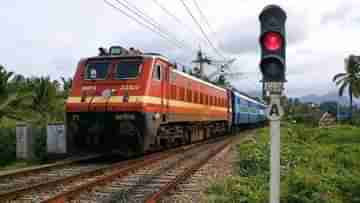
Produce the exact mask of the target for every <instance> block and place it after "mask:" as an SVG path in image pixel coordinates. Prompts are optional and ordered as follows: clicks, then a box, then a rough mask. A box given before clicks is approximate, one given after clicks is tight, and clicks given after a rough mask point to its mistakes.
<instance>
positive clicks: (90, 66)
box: [66, 47, 232, 154]
mask: <svg viewBox="0 0 360 203" xmlns="http://www.w3.org/2000/svg"><path fill="white" fill-rule="evenodd" d="M230 94H231V92H230V91H229V90H227V89H224V88H221V87H218V86H215V85H213V84H211V83H208V82H205V81H203V80H200V79H198V78H196V77H193V76H190V75H188V74H186V73H183V72H181V71H179V70H176V67H175V66H174V65H173V64H172V63H170V62H169V60H167V59H166V58H165V57H164V56H161V55H159V54H154V53H148V54H146V53H141V52H139V51H137V50H134V49H131V50H130V51H128V50H126V49H124V48H122V47H111V48H110V51H109V52H107V51H104V50H103V49H102V50H101V53H100V54H99V56H95V57H90V58H86V59H83V60H81V61H80V62H79V64H78V67H77V70H76V73H75V76H74V80H73V86H72V91H71V94H70V96H69V98H68V100H67V102H66V131H67V133H66V134H67V144H68V150H69V152H71V151H79V150H94V149H96V150H105V151H106V150H112V151H114V150H115V151H120V152H121V153H126V154H128V153H132V152H135V153H144V152H148V151H153V150H157V149H161V148H164V147H168V146H174V145H180V144H183V143H191V142H194V141H198V140H202V139H207V138H209V137H212V136H217V135H219V134H223V133H224V132H225V131H227V130H229V129H230V127H231V122H229V121H231V116H232V113H231V99H229V98H230Z"/></svg>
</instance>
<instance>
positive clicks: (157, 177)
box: [42, 138, 232, 203]
mask: <svg viewBox="0 0 360 203" xmlns="http://www.w3.org/2000/svg"><path fill="white" fill-rule="evenodd" d="M231 140H232V138H227V139H225V140H220V141H219V140H218V141H216V142H214V141H212V142H209V143H206V144H201V145H199V146H196V145H194V146H192V147H189V148H187V149H181V150H180V151H179V150H176V151H173V152H171V153H169V152H166V153H161V154H159V155H156V156H153V157H150V158H144V159H143V161H141V162H136V163H134V164H133V165H128V166H127V167H124V168H119V169H118V170H117V171H113V172H111V173H108V174H104V175H101V176H98V177H93V178H92V179H91V180H89V181H82V183H78V184H74V185H72V186H70V185H69V186H68V188H67V189H66V190H65V191H64V192H62V193H59V194H57V195H56V196H54V197H52V198H49V199H45V200H43V201H42V203H62V202H113V201H115V202H148V203H152V202H156V201H158V200H159V199H160V198H161V197H162V196H163V195H165V194H166V193H167V192H168V191H169V190H171V189H172V188H173V187H175V186H176V185H177V184H178V183H180V182H181V181H182V180H184V179H186V178H187V177H188V176H190V175H191V174H192V173H193V172H195V171H196V169H197V168H199V167H201V166H202V165H203V164H204V163H206V162H207V160H208V159H210V158H211V157H213V156H214V155H215V154H216V153H218V152H219V151H221V150H222V149H223V148H224V147H225V146H227V145H228V144H229V143H230V142H231ZM179 152H181V153H179Z"/></svg>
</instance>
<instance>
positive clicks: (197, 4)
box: [192, 0, 215, 35]
mask: <svg viewBox="0 0 360 203" xmlns="http://www.w3.org/2000/svg"><path fill="white" fill-rule="evenodd" d="M192 1H193V2H194V4H195V7H196V8H197V10H198V11H199V13H200V16H201V17H202V19H203V20H204V22H205V24H206V25H207V27H208V28H209V30H210V33H211V34H212V35H215V31H214V29H213V28H212V26H211V25H210V23H209V20H208V18H207V17H206V15H205V14H204V12H203V11H202V9H201V7H200V5H199V3H198V2H197V0H192Z"/></svg>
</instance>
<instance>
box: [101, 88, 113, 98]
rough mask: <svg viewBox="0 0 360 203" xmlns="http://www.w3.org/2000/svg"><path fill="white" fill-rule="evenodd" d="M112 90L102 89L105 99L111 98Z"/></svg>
mask: <svg viewBox="0 0 360 203" xmlns="http://www.w3.org/2000/svg"><path fill="white" fill-rule="evenodd" d="M111 93H112V92H111V90H109V89H106V90H104V91H102V93H101V96H102V97H104V98H105V99H109V98H110V97H111Z"/></svg>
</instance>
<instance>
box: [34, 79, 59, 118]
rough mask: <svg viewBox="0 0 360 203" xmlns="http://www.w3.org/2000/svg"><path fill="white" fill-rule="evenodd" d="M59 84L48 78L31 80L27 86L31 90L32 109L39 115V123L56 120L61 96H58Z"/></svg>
mask: <svg viewBox="0 0 360 203" xmlns="http://www.w3.org/2000/svg"><path fill="white" fill-rule="evenodd" d="M59 85H60V84H59V82H57V81H56V80H55V81H51V80H50V78H49V77H40V78H31V79H30V80H29V86H30V87H31V88H32V90H33V94H34V95H33V103H32V109H33V110H34V111H35V112H37V113H38V114H40V115H41V118H42V119H41V121H43V122H48V121H51V120H56V118H57V117H59V116H58V115H56V114H57V112H58V107H59V106H62V103H63V102H62V100H61V98H62V95H60V94H58V89H59Z"/></svg>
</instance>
